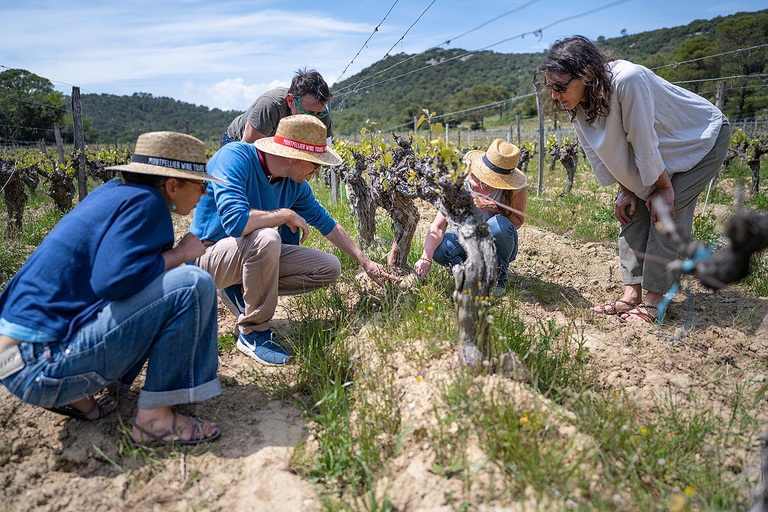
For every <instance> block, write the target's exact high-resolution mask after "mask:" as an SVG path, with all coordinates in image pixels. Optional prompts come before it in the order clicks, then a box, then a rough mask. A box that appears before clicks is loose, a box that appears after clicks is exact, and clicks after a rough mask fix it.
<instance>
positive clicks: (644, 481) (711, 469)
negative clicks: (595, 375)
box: [569, 392, 748, 510]
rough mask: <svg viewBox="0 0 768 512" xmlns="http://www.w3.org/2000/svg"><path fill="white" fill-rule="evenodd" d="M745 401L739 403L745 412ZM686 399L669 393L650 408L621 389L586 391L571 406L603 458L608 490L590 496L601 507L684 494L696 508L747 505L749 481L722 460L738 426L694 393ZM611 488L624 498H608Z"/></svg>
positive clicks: (654, 502)
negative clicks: (683, 401) (643, 407)
mask: <svg viewBox="0 0 768 512" xmlns="http://www.w3.org/2000/svg"><path fill="white" fill-rule="evenodd" d="M740 400H741V399H736V403H733V404H732V405H734V409H733V411H734V412H735V414H736V416H739V417H742V416H743V414H742V411H741V409H742V406H741V405H738V403H737V402H739V401H740ZM687 402H689V404H686V405H685V406H683V404H678V403H676V402H675V401H674V400H673V399H672V398H671V397H670V398H668V399H667V400H665V401H664V402H663V403H661V404H660V405H659V406H658V407H657V408H656V409H655V410H654V411H652V412H651V413H648V412H644V411H641V410H640V409H639V408H638V407H637V406H636V405H635V403H634V402H633V401H632V400H631V399H630V398H629V397H627V396H625V395H624V394H623V393H621V392H616V393H615V395H614V397H608V396H605V395H603V394H598V393H583V394H581V395H579V396H578V397H577V398H576V399H575V400H573V402H572V403H570V404H569V408H570V410H571V411H573V412H574V413H575V414H576V416H577V418H578V419H577V421H576V425H577V426H578V427H579V430H580V431H582V432H584V433H585V434H588V435H590V436H592V438H593V439H594V440H595V442H596V443H597V446H596V450H597V451H596V453H597V455H598V457H599V459H600V460H601V461H602V475H603V476H602V479H601V487H603V489H602V491H603V492H602V493H593V494H591V495H590V502H591V503H592V504H593V505H595V506H596V508H599V509H605V510H610V509H615V507H616V506H619V508H622V509H632V510H651V509H659V508H660V507H661V506H664V505H667V504H668V503H669V502H670V501H671V500H677V501H678V502H680V501H681V500H682V501H683V503H688V506H689V507H690V506H692V507H694V509H699V508H703V509H707V510H744V509H745V506H746V505H747V496H748V492H746V491H748V485H747V483H746V481H744V480H743V479H740V478H739V477H738V476H737V475H736V473H735V472H733V471H732V469H733V468H729V467H725V466H724V465H723V463H722V459H721V457H722V450H725V449H726V446H728V445H731V444H732V442H733V436H734V434H732V433H730V432H731V431H730V426H731V424H730V423H729V422H726V421H724V420H723V419H722V418H721V417H719V416H718V415H716V414H715V413H714V412H713V411H712V409H710V408H709V407H706V406H705V405H704V404H701V403H697V401H696V399H695V397H694V396H693V395H692V396H690V397H689V398H688V400H687ZM734 418H735V417H734ZM612 493H613V494H615V495H616V496H617V497H618V499H613V498H611V499H608V497H609V496H611V495H612ZM681 510H682V509H681Z"/></svg>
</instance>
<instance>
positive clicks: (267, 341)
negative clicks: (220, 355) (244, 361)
mask: <svg viewBox="0 0 768 512" xmlns="http://www.w3.org/2000/svg"><path fill="white" fill-rule="evenodd" d="M237 349H238V350H239V351H240V352H242V353H243V354H245V355H247V356H248V357H250V358H252V359H254V360H256V361H258V362H259V363H261V364H264V365H267V366H282V365H284V364H285V363H287V362H288V360H289V359H290V358H291V356H289V355H288V352H286V351H285V349H284V348H283V347H281V346H280V341H279V340H278V339H277V337H276V336H275V335H274V334H272V329H267V330H266V331H263V332H256V331H254V332H252V333H249V334H243V333H240V336H238V338H237Z"/></svg>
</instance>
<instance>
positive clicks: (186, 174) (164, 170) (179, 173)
mask: <svg viewBox="0 0 768 512" xmlns="http://www.w3.org/2000/svg"><path fill="white" fill-rule="evenodd" d="M106 169H107V170H110V171H127V172H135V173H138V174H154V175H155V176H166V177H168V178H179V179H184V180H196V181H215V182H216V183H226V180H223V179H221V178H217V177H216V176H212V175H210V174H208V173H207V172H199V171H184V170H181V169H171V168H170V167H160V166H158V165H149V164H140V163H137V162H131V163H129V164H124V165H113V166H111V167H107V168H106Z"/></svg>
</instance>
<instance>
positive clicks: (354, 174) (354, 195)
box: [339, 150, 376, 249]
mask: <svg viewBox="0 0 768 512" xmlns="http://www.w3.org/2000/svg"><path fill="white" fill-rule="evenodd" d="M352 156H353V157H354V159H355V165H354V167H351V168H350V167H349V166H348V165H347V164H346V163H345V164H344V165H342V166H341V167H340V168H339V176H340V177H341V180H342V181H343V182H344V187H345V188H346V190H347V199H349V203H350V205H351V206H352V210H353V211H354V212H355V215H357V233H358V235H359V238H360V240H359V242H360V247H362V248H363V249H365V248H367V247H370V245H371V244H373V239H374V236H375V235H376V200H375V199H374V197H373V194H372V193H371V187H370V186H369V185H368V182H367V181H365V175H364V173H365V171H366V169H367V162H366V159H365V155H363V154H362V153H358V152H357V151H354V150H353V151H352Z"/></svg>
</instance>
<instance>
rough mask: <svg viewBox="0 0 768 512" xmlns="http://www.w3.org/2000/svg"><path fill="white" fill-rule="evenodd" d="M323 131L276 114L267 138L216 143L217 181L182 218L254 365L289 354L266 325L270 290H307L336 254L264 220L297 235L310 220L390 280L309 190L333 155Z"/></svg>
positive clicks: (311, 121)
mask: <svg viewBox="0 0 768 512" xmlns="http://www.w3.org/2000/svg"><path fill="white" fill-rule="evenodd" d="M325 136H326V127H325V125H324V124H323V123H322V122H320V121H319V120H318V119H316V118H315V117H313V116H310V115H302V114H299V115H294V116H289V117H285V118H283V119H281V120H280V124H279V125H278V128H277V132H276V133H275V135H274V136H273V137H266V138H262V139H259V140H257V141H256V142H255V143H254V144H248V143H245V142H233V143H229V144H227V145H225V146H223V147H222V148H221V149H220V150H219V151H218V152H217V153H216V154H215V155H213V157H212V158H211V160H210V162H209V163H208V172H210V173H211V174H212V175H214V176H216V177H218V178H222V179H224V180H226V183H211V184H210V185H209V194H208V195H207V196H204V197H203V199H202V200H201V201H200V203H199V205H198V207H197V210H196V211H195V217H194V219H193V221H192V226H191V227H190V232H191V233H193V234H195V235H197V236H198V237H199V238H200V240H201V241H202V242H203V244H204V245H206V251H205V254H204V255H203V256H201V257H199V258H197V260H195V264H196V265H198V266H199V267H201V268H202V269H204V270H206V271H207V272H209V273H210V274H211V275H212V276H213V280H214V282H215V283H216V287H217V288H219V289H224V290H223V291H225V292H227V293H225V294H224V295H222V299H224V302H225V304H227V306H228V307H229V308H230V310H232V312H233V313H235V314H236V315H237V316H238V322H237V324H238V329H239V336H238V342H237V348H238V349H239V350H240V351H241V352H243V353H245V354H246V355H248V356H249V357H251V358H253V359H255V360H256V361H258V362H260V363H262V364H266V365H273V366H279V365H283V364H285V363H286V362H288V360H289V355H288V353H287V352H286V351H285V349H284V348H283V347H282V346H281V345H280V342H279V340H277V338H276V337H275V335H274V334H273V333H272V331H271V329H270V324H269V322H270V320H271V319H272V317H273V316H274V313H275V308H276V307H277V299H278V296H279V295H296V294H299V293H304V292H308V291H312V290H315V289H317V288H320V287H323V286H326V285H328V284H330V283H332V282H334V281H335V280H336V279H338V277H339V276H340V275H341V265H340V263H339V260H338V258H336V257H335V256H333V255H332V254H328V253H325V252H323V251H318V250H316V249H311V248H308V247H301V246H299V245H293V244H291V243H286V242H285V241H284V239H283V238H281V236H280V234H279V233H278V231H276V230H275V229H273V228H275V227H278V226H283V225H284V226H286V227H287V228H288V229H289V230H290V231H291V232H293V233H297V234H298V232H297V230H299V232H300V233H301V240H300V242H303V241H304V240H305V239H306V237H307V230H308V225H309V226H312V227H314V228H315V229H317V230H318V231H319V232H320V234H322V235H323V236H324V237H326V238H327V239H328V240H329V241H330V242H331V243H332V244H334V245H335V246H336V247H338V248H339V249H341V250H342V251H344V252H345V253H347V254H349V255H350V256H351V257H352V258H353V259H354V260H355V261H357V262H358V263H359V264H360V265H361V266H362V267H363V269H364V270H365V272H366V273H367V274H368V277H370V278H371V279H372V280H373V281H375V282H376V283H377V284H381V281H380V279H381V278H385V279H397V278H395V277H394V276H391V275H389V274H387V273H386V272H385V271H384V269H383V268H382V267H381V265H379V264H378V263H375V262H373V261H371V260H370V259H369V258H368V256H366V255H365V254H364V253H363V251H362V250H361V249H360V248H359V247H358V246H357V244H355V242H354V241H353V240H352V239H351V238H350V236H349V234H348V233H347V232H346V231H345V230H344V228H342V227H341V226H340V225H339V224H337V223H336V221H335V220H333V219H332V218H331V216H330V214H329V213H328V211H327V210H326V209H325V208H323V207H322V205H320V203H318V202H317V199H315V196H314V194H313V193H312V189H311V188H310V186H309V183H307V181H306V180H307V179H308V178H309V177H310V176H311V175H312V174H314V173H316V172H317V171H318V170H319V169H320V167H321V166H322V165H330V166H336V165H340V164H341V162H342V161H341V158H340V157H339V155H338V154H336V152H335V151H333V150H332V149H330V148H328V147H327V145H326V137H325ZM300 242H299V243H300ZM241 285H242V296H240V293H239V292H240V289H241V288H240V287H241Z"/></svg>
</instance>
